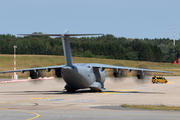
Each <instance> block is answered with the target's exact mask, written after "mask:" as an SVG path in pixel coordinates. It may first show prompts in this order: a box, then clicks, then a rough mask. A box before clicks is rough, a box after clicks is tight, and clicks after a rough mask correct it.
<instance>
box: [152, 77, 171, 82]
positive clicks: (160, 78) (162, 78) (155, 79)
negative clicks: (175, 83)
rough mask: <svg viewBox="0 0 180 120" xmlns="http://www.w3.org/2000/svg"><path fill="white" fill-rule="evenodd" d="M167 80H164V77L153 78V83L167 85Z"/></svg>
mask: <svg viewBox="0 0 180 120" xmlns="http://www.w3.org/2000/svg"><path fill="white" fill-rule="evenodd" d="M167 82H168V81H167V79H166V78H164V77H163V76H162V77H160V76H153V77H152V83H167Z"/></svg>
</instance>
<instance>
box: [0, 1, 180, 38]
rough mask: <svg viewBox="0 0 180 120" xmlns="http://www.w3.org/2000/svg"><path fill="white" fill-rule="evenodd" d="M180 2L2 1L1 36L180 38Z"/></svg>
mask: <svg viewBox="0 0 180 120" xmlns="http://www.w3.org/2000/svg"><path fill="white" fill-rule="evenodd" d="M179 5H180V0H1V1H0V34H8V33H9V34H12V35H16V34H19V33H33V32H43V33H62V32H63V31H64V30H65V29H69V32H70V33H103V34H113V35H114V36H116V37H126V38H150V39H153V38H170V39H173V25H174V24H175V27H176V39H179V38H180V13H179V12H180V7H179Z"/></svg>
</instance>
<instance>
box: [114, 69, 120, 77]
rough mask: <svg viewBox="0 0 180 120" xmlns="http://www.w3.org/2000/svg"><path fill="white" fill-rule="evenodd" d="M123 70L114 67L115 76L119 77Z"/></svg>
mask: <svg viewBox="0 0 180 120" xmlns="http://www.w3.org/2000/svg"><path fill="white" fill-rule="evenodd" d="M121 72H122V71H121V70H117V69H114V70H113V76H114V77H119V76H121Z"/></svg>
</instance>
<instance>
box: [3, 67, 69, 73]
mask: <svg viewBox="0 0 180 120" xmlns="http://www.w3.org/2000/svg"><path fill="white" fill-rule="evenodd" d="M63 66H65V65H57V66H49V67H38V68H27V69H20V70H11V71H1V72H0V73H10V72H21V73H24V72H25V71H32V70H34V71H36V70H47V71H49V70H50V69H56V68H62V67H63Z"/></svg>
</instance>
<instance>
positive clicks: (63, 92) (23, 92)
mask: <svg viewBox="0 0 180 120" xmlns="http://www.w3.org/2000/svg"><path fill="white" fill-rule="evenodd" d="M1 93H6V94H7V95H37V94H41V95H48V94H49V95H53V94H54V95H55V94H56V95H57V94H83V93H86V94H88V93H95V94H123V93H125V94H128V93H136V94H165V93H163V92H141V91H103V92H93V91H91V90H78V91H76V92H66V91H7V92H0V94H1Z"/></svg>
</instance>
